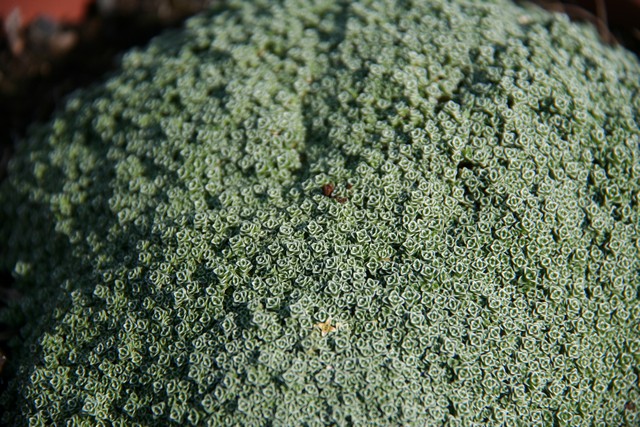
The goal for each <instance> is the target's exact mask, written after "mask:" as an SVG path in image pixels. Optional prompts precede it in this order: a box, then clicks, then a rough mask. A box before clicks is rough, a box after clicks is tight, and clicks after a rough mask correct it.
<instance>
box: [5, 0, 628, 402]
mask: <svg viewBox="0 0 640 427" xmlns="http://www.w3.org/2000/svg"><path fill="white" fill-rule="evenodd" d="M247 1H250V0H247ZM516 1H518V0H516ZM13 2H14V3H17V4H20V7H21V9H22V11H21V12H16V9H9V8H8V7H7V6H8V5H9V3H11V1H10V0H0V23H1V24H2V28H0V181H2V180H3V179H4V178H5V176H6V170H7V163H8V161H9V158H10V157H11V154H12V151H13V149H14V147H15V145H16V144H17V143H19V141H20V139H21V138H22V137H23V136H24V135H25V133H26V130H27V128H28V126H29V125H30V124H31V123H37V122H43V121H46V120H48V119H49V117H50V116H51V114H52V112H53V111H54V110H55V108H56V107H58V106H60V105H61V103H62V102H63V100H64V97H65V95H67V94H68V93H70V92H71V91H73V90H75V89H77V88H80V87H83V86H87V85H89V84H91V83H95V82H97V81H99V80H100V79H101V78H102V77H103V76H104V74H105V73H107V72H108V71H110V70H113V69H115V67H116V66H117V63H118V58H119V55H120V54H122V53H123V52H124V51H126V50H128V49H129V48H131V47H133V46H140V45H144V44H145V43H147V42H148V41H149V39H151V37H153V36H155V35H157V34H159V33H160V32H161V31H162V30H163V29H165V28H169V27H176V26H179V25H180V24H181V23H182V22H183V21H184V19H185V18H187V17H188V16H190V15H193V14H194V13H197V12H200V11H202V10H204V9H207V8H211V7H215V8H219V7H222V6H223V4H224V0H53V1H51V0H47V1H45V0H13ZM533 2H534V3H536V4H538V5H540V6H541V7H544V8H545V9H548V10H551V11H556V12H562V13H566V14H567V15H568V16H569V17H570V18H571V19H573V20H576V21H586V22H590V23H592V24H593V25H594V26H595V27H596V28H597V29H598V32H599V34H600V36H601V38H602V40H603V41H604V42H605V43H609V44H622V45H624V46H625V47H627V48H628V49H629V50H631V51H633V52H635V53H636V55H638V56H639V57H640V0H575V1H571V0H564V1H550V0H533ZM71 3H74V5H73V6H68V7H73V8H75V9H68V10H66V11H62V10H47V9H37V8H38V7H41V8H42V7H45V4H47V5H51V4H56V5H57V6H58V7H59V8H61V7H63V6H62V5H63V4H66V5H70V4H71ZM34 5H35V6H34ZM34 8H35V10H34ZM78 8H80V9H81V10H78ZM4 9H9V10H7V11H5V10H4ZM43 10H44V11H45V12H47V13H49V14H50V17H46V16H40V17H38V16H37V13H38V11H43ZM639 78H640V76H639ZM17 298H20V295H19V293H18V292H17V291H16V290H15V289H13V286H12V279H11V274H10V272H8V271H0V309H1V308H2V307H3V306H4V305H6V304H7V303H9V302H10V301H12V300H15V299H17ZM16 336H19V332H18V331H15V330H10V329H9V328H8V327H7V326H6V325H2V324H0V393H1V392H2V390H3V389H4V388H5V386H6V381H7V380H8V378H6V377H8V376H9V372H8V370H5V372H4V374H3V366H4V364H5V362H6V361H7V360H10V359H11V351H10V349H9V347H8V345H7V343H8V341H9V339H11V338H12V337H16ZM634 409H635V408H634Z"/></svg>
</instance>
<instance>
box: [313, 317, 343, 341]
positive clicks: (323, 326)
mask: <svg viewBox="0 0 640 427" xmlns="http://www.w3.org/2000/svg"><path fill="white" fill-rule="evenodd" d="M332 320H333V319H331V317H329V318H328V319H327V320H325V321H324V322H319V323H316V324H315V325H314V326H315V327H316V328H318V329H320V333H321V334H322V336H323V337H324V336H326V335H327V334H329V333H331V332H334V331H335V330H337V329H338V327H339V326H340V324H339V323H336V324H335V325H332V324H331V321H332Z"/></svg>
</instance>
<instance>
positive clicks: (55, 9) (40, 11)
mask: <svg viewBox="0 0 640 427" xmlns="http://www.w3.org/2000/svg"><path fill="white" fill-rule="evenodd" d="M90 2H91V0H0V17H2V18H6V17H7V16H8V15H9V14H10V13H11V12H12V11H13V10H14V9H15V8H19V9H20V17H21V21H22V22H21V23H22V24H23V25H24V24H28V23H29V22H30V21H32V20H33V19H35V18H36V17H38V16H41V15H45V16H48V17H49V18H53V19H54V20H56V21H65V22H78V21H80V20H81V19H82V18H83V16H84V14H85V11H86V7H87V5H88V4H89V3H90Z"/></svg>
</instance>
